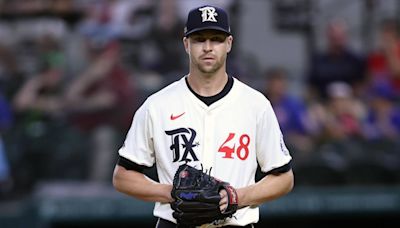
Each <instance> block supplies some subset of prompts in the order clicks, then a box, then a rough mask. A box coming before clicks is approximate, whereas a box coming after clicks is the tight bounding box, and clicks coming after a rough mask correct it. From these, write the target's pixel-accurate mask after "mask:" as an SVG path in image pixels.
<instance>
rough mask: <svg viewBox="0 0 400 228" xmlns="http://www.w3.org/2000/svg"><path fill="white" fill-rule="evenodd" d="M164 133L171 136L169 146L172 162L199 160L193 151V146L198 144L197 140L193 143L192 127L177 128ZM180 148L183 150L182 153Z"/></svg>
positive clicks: (193, 131)
mask: <svg viewBox="0 0 400 228" xmlns="http://www.w3.org/2000/svg"><path fill="white" fill-rule="evenodd" d="M165 133H166V134H167V135H169V136H171V146H170V147H169V148H170V149H171V150H172V156H173V162H177V161H188V162H189V161H198V160H199V159H198V158H197V156H196V154H195V153H194V151H193V147H196V146H198V145H199V143H198V142H196V143H194V140H195V138H196V131H195V130H193V129H192V128H178V129H175V130H171V131H165ZM181 149H182V150H183V153H182V154H181ZM189 155H190V157H191V158H190V157H189Z"/></svg>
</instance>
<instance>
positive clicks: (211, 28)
mask: <svg viewBox="0 0 400 228" xmlns="http://www.w3.org/2000/svg"><path fill="white" fill-rule="evenodd" d="M203 30H217V31H221V32H224V33H226V34H228V35H232V33H231V32H229V31H227V30H225V29H223V28H221V27H217V26H207V27H202V28H196V29H192V30H190V31H188V32H186V33H185V37H187V36H189V35H190V34H192V33H195V32H199V31H203Z"/></svg>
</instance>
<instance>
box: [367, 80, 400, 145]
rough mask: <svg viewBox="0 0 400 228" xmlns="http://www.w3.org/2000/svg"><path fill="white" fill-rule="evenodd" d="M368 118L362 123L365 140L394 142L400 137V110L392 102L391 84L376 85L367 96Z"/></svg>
mask: <svg viewBox="0 0 400 228" xmlns="http://www.w3.org/2000/svg"><path fill="white" fill-rule="evenodd" d="M369 98H370V99H369V106H368V108H369V110H368V116H367V118H366V120H365V122H364V124H365V125H364V126H365V128H364V136H365V137H366V139H367V140H390V141H396V140H398V139H399V137H400V108H399V106H396V103H395V102H394V98H395V94H394V92H393V90H392V87H391V84H388V83H387V82H386V83H384V82H381V83H376V84H375V85H373V86H372V88H371V92H370V96H369Z"/></svg>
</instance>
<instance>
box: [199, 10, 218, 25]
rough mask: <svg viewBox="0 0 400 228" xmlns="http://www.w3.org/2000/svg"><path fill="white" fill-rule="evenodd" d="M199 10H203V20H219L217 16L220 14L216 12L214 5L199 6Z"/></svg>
mask: <svg viewBox="0 0 400 228" xmlns="http://www.w3.org/2000/svg"><path fill="white" fill-rule="evenodd" d="M199 10H200V11H201V22H206V21H211V22H217V19H216V18H215V17H216V16H218V14H217V13H216V12H215V8H214V7H211V6H206V7H202V8H199Z"/></svg>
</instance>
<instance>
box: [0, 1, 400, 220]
mask: <svg viewBox="0 0 400 228" xmlns="http://www.w3.org/2000/svg"><path fill="white" fill-rule="evenodd" d="M205 3H212V4H214V5H217V6H220V7H223V8H225V9H226V10H228V11H229V12H230V19H231V23H232V31H233V34H234V47H233V50H232V52H231V53H230V55H229V56H228V73H229V74H231V75H233V76H234V77H236V78H238V79H240V80H242V81H244V82H246V83H248V84H249V85H251V86H253V87H254V88H255V89H257V90H259V91H260V92H262V93H264V94H265V95H266V96H267V97H268V98H269V99H270V101H271V103H272V105H273V107H274V109H275V112H276V115H277V117H278V119H279V122H280V124H281V129H282V131H283V133H284V137H285V140H286V144H287V146H288V148H289V150H290V151H291V154H292V156H293V169H294V173H295V188H294V190H293V192H291V193H290V194H289V195H287V196H285V197H283V198H281V199H278V200H276V201H273V202H270V203H267V204H264V205H262V206H261V218H260V222H259V225H258V227H292V226H296V227H319V226H324V227H337V226H338V225H344V224H347V225H373V226H376V227H387V226H389V224H391V226H393V225H395V226H396V225H400V34H399V28H400V27H399V22H400V1H396V0H296V1H294V0H247V1H239V0H220V1H200V0H131V1H129V0H96V1H94V0H79V1H78V0H30V1H23V0H1V1H0V224H2V225H1V227H133V226H135V227H154V225H155V221H156V220H155V218H154V217H153V215H152V208H153V204H152V203H147V202H141V201H138V200H135V199H133V198H130V197H127V196H125V195H122V194H120V193H117V192H116V191H115V190H114V189H113V188H112V184H111V177H112V170H113V167H114V165H115V163H116V159H117V157H118V153H117V151H118V149H119V147H120V146H121V145H122V143H123V141H124V139H125V134H126V133H127V130H128V129H129V126H130V122H131V119H132V116H133V113H134V112H135V110H136V109H137V108H138V107H139V106H140V105H141V104H142V103H143V101H144V100H145V99H146V97H147V96H148V95H150V94H152V93H154V92H155V91H157V90H159V89H160V88H162V87H163V86H165V85H167V84H169V83H171V82H172V81H175V80H178V79H180V78H181V77H182V76H183V75H185V74H186V73H187V72H188V68H187V66H188V65H187V64H188V63H187V56H186V54H185V52H184V48H183V46H182V36H183V27H184V22H185V19H186V18H185V17H186V14H187V12H188V10H189V9H191V8H193V7H196V6H199V5H202V4H205ZM146 174H147V175H149V177H151V178H153V179H155V180H156V179H157V177H156V170H155V169H154V168H151V169H149V170H147V171H146ZM257 178H261V174H260V173H258V174H257Z"/></svg>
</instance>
